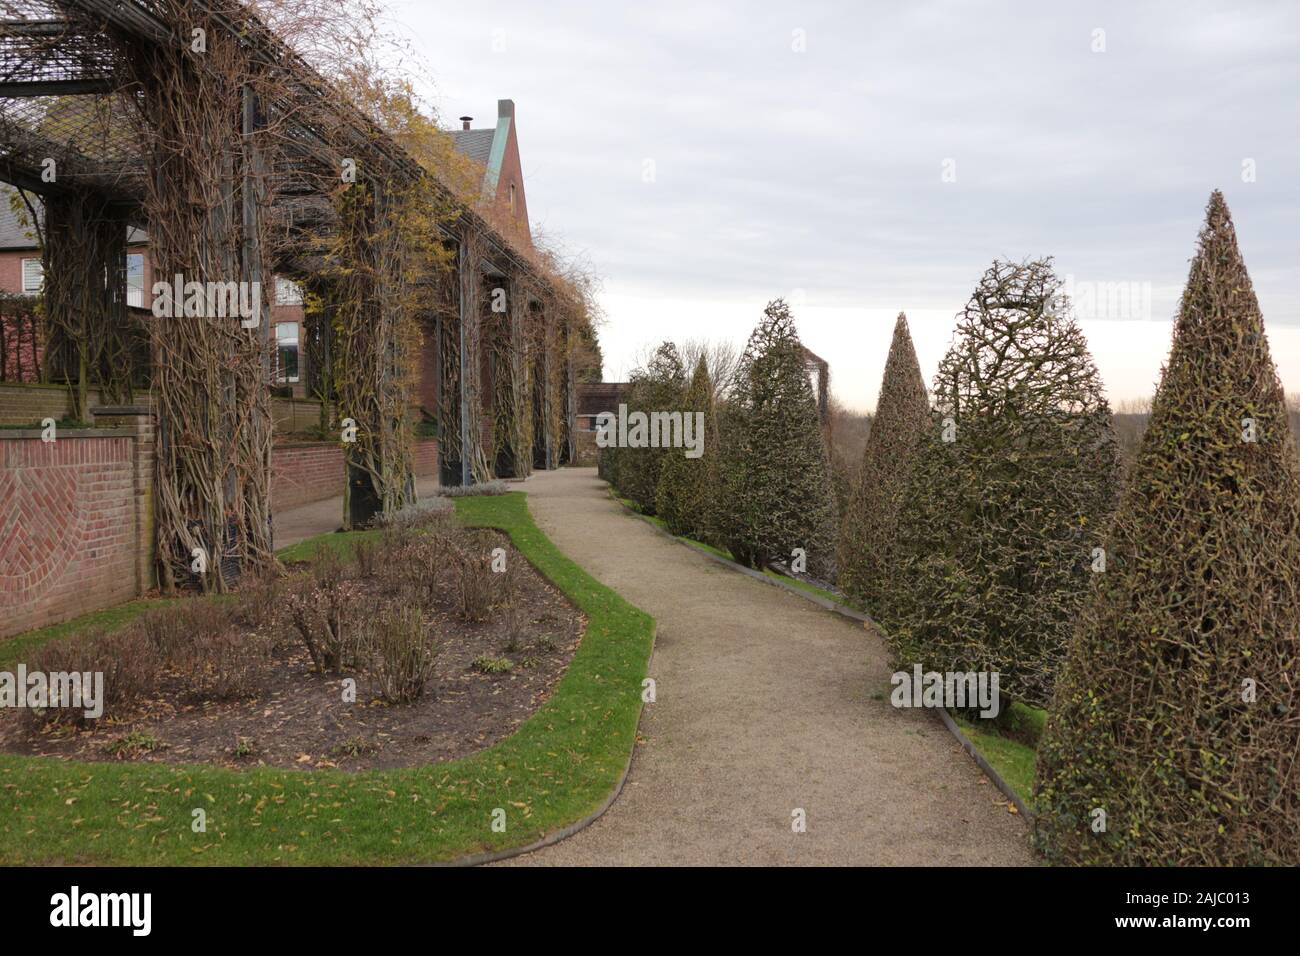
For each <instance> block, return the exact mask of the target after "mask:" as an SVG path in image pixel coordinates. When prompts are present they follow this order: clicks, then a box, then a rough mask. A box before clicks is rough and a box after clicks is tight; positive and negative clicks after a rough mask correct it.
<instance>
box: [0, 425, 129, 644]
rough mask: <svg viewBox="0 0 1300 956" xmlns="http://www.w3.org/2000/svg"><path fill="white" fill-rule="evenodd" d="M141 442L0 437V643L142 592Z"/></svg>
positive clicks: (75, 433) (123, 431)
mask: <svg viewBox="0 0 1300 956" xmlns="http://www.w3.org/2000/svg"><path fill="white" fill-rule="evenodd" d="M135 445H136V435H135V433H134V432H133V431H132V430H131V429H128V428H118V429H105V430H90V429H77V430H64V431H62V432H61V433H60V434H59V435H58V440H57V441H55V442H51V443H48V444H47V443H45V442H42V441H41V439H40V432H39V431H36V432H33V431H13V432H9V433H4V432H0V464H3V468H0V637H7V636H9V635H12V634H17V633H20V632H22V631H25V630H28V629H30V628H34V627H42V626H44V625H47V624H53V623H56V622H58V621H63V620H67V619H68V618H72V617H76V616H77V615H79V614H84V613H86V612H88V611H93V610H97V609H99V608H103V607H108V606H110V605H113V604H118V603H120V602H122V601H126V600H129V599H131V598H132V597H134V596H135V595H136V594H137V593H138V576H139V570H140V569H139V562H138V552H139V541H138V538H137V533H138V520H137V519H138V516H137V513H136V511H137V489H136V483H137V473H136V455H135Z"/></svg>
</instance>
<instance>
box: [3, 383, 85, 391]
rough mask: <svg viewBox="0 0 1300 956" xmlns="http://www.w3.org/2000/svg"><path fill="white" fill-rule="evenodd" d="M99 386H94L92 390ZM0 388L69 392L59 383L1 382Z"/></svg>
mask: <svg viewBox="0 0 1300 956" xmlns="http://www.w3.org/2000/svg"><path fill="white" fill-rule="evenodd" d="M96 387H97V386H94V385H92V386H91V388H92V389H93V388H96ZM0 388H21V389H24V390H25V389H29V388H32V389H37V388H40V389H45V390H46V391H67V389H68V386H66V385H61V384H59V383H58V382H0Z"/></svg>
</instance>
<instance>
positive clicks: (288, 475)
mask: <svg viewBox="0 0 1300 956" xmlns="http://www.w3.org/2000/svg"><path fill="white" fill-rule="evenodd" d="M345 481H346V478H345V477H344V474H343V449H341V448H340V447H339V446H338V445H336V444H334V443H332V442H301V443H294V444H285V445H276V446H275V447H274V448H272V449H271V507H272V509H273V510H274V511H275V512H276V513H279V512H282V511H286V510H287V509H289V508H295V507H297V506H298V505H302V504H307V503H308V502H310V501H320V500H321V499H322V498H333V497H335V496H337V495H341V494H343V484H344V482H345Z"/></svg>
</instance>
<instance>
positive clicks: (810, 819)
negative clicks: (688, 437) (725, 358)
mask: <svg viewBox="0 0 1300 956" xmlns="http://www.w3.org/2000/svg"><path fill="white" fill-rule="evenodd" d="M524 488H525V490H526V491H527V492H528V502H529V507H530V508H531V510H532V513H533V517H534V519H535V520H536V521H537V524H538V525H539V526H540V527H541V528H542V529H543V530H544V531H545V532H546V533H547V534H548V535H549V536H550V537H551V540H552V541H554V542H555V544H556V545H557V546H558V547H559V548H560V550H561V551H563V552H564V553H565V554H567V555H568V556H569V557H570V558H572V559H573V560H574V561H576V562H577V563H578V564H580V565H582V566H583V567H584V568H586V569H587V570H588V571H589V572H590V573H591V574H593V575H594V576H595V577H597V578H599V579H600V580H601V581H602V582H604V583H605V584H607V585H609V586H610V587H612V588H614V589H615V590H616V591H618V592H619V593H620V594H621V595H623V596H624V597H625V598H627V599H628V600H629V601H631V602H632V603H634V604H636V605H638V606H639V607H641V608H643V609H645V610H646V611H647V612H649V613H650V614H652V615H654V617H655V618H656V619H657V620H658V622H659V626H658V636H657V637H656V640H655V652H654V658H653V659H652V660H651V663H650V676H651V677H653V678H654V680H655V682H656V689H657V698H658V699H657V702H656V703H653V704H648V705H647V706H646V709H645V711H644V714H643V715H642V718H641V726H640V737H641V742H640V743H639V744H638V746H637V751H636V755H635V757H634V759H633V762H632V770H631V773H630V775H629V776H628V780H627V784H626V786H625V787H624V789H623V793H622V795H621V796H620V797H619V798H618V799H617V800H616V801H615V802H614V804H613V806H611V807H610V809H609V810H608V811H607V812H606V813H605V815H604V816H602V817H601V818H600V819H598V820H597V821H596V822H595V823H593V824H592V825H591V826H589V827H587V828H586V829H584V830H581V831H579V832H578V833H577V834H575V835H574V836H572V837H570V838H569V839H567V840H563V841H561V842H560V843H557V844H555V845H554V846H551V847H547V848H545V849H542V850H539V851H537V852H535V853H530V854H526V855H524V856H520V857H515V858H513V859H511V860H508V861H506V862H507V863H508V864H514V865H526V864H544V865H570V864H576V865H582V864H613V865H646V864H651V865H653V864H760V865H761V864H815V865H838V864H868V865H869V864H976V865H978V864H1032V863H1033V862H1034V857H1033V855H1032V854H1031V852H1030V850H1029V848H1028V834H1027V829H1026V827H1025V825H1024V823H1023V821H1022V820H1020V819H1019V818H1018V817H1016V816H1013V815H1011V814H1010V813H1008V811H1007V809H1006V802H1005V798H1003V797H1002V794H1001V793H1000V792H999V791H998V790H997V788H996V787H994V786H993V785H992V784H991V783H989V782H988V781H987V780H986V779H985V778H984V776H983V774H981V773H980V771H979V770H978V768H977V767H976V766H975V764H974V763H973V762H972V761H971V759H970V757H968V756H967V755H966V754H964V753H963V752H962V751H961V748H960V747H959V746H958V745H957V743H956V742H955V741H954V740H953V739H952V737H951V736H950V735H949V734H948V732H947V731H946V730H945V729H944V727H943V725H942V724H941V723H940V722H939V720H938V719H937V718H936V717H935V716H934V715H933V714H928V713H924V712H922V711H916V710H909V711H903V710H897V709H895V708H893V707H891V706H890V704H889V695H888V691H889V674H890V669H889V667H888V660H887V656H886V652H885V649H884V646H883V644H882V642H881V641H880V639H879V638H878V637H877V636H876V635H875V634H874V633H872V632H870V631H868V630H865V629H864V628H862V627H861V626H859V625H856V624H854V623H853V622H851V621H848V620H847V619H844V618H841V617H838V616H837V615H835V614H832V613H830V612H828V611H823V610H821V609H819V608H818V607H816V606H815V605H813V604H811V603H810V602H808V601H804V600H803V599H801V598H798V597H795V596H794V595H791V594H788V593H786V592H785V591H783V590H781V589H779V588H775V587H771V586H769V585H766V584H762V583H761V582H758V581H754V580H752V579H750V578H748V577H746V576H744V575H741V574H737V573H736V572H734V571H731V570H729V569H727V568H726V567H724V566H722V565H719V564H717V563H715V562H713V561H710V560H708V559H707V558H705V557H703V556H701V555H697V554H693V553H692V552H691V550H690V549H689V548H686V547H683V546H682V545H681V544H678V543H676V542H673V541H670V540H668V539H666V538H664V537H663V536H661V535H659V534H656V533H655V531H654V529H652V528H650V527H649V526H647V525H646V524H645V523H644V522H643V521H640V520H638V519H637V518H635V517H633V516H631V515H629V514H627V513H626V512H625V511H624V510H623V509H622V508H621V507H620V506H619V504H618V503H617V502H615V501H613V500H612V499H611V498H609V496H608V494H607V492H606V486H605V483H604V482H602V481H600V480H599V479H597V478H596V473H595V470H594V469H590V468H584V469H574V468H566V469H562V470H560V471H551V472H539V473H537V474H536V475H534V476H533V477H532V478H531V479H529V481H528V483H527V484H526V485H525V486H524ZM873 694H877V695H878V696H879V698H880V699H873V696H872V695H873ZM797 809H799V810H802V811H803V812H804V814H806V820H807V829H806V832H803V833H795V832H793V830H792V826H791V824H792V821H793V820H794V817H793V816H792V813H793V812H794V811H795V810H797Z"/></svg>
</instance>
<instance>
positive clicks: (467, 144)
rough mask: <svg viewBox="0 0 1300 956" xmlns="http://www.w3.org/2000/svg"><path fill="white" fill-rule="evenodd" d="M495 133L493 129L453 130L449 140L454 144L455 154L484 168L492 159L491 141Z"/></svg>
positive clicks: (494, 137)
mask: <svg viewBox="0 0 1300 956" xmlns="http://www.w3.org/2000/svg"><path fill="white" fill-rule="evenodd" d="M496 135H497V131H496V129H495V128H493V129H454V130H452V131H451V138H452V140H453V141H454V142H455V144H456V152H458V153H461V154H462V155H465V156H468V157H469V158H470V159H472V160H474V162H476V163H478V164H479V165H481V166H486V165H487V164H488V160H489V159H491V158H492V141H493V140H494V139H496Z"/></svg>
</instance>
